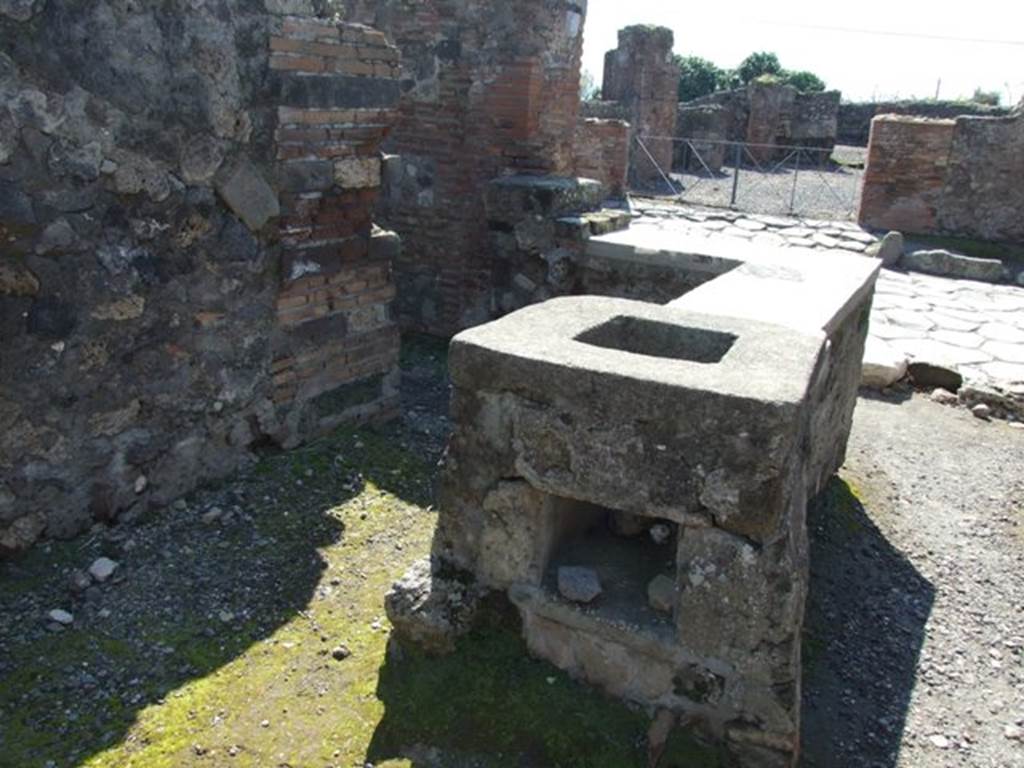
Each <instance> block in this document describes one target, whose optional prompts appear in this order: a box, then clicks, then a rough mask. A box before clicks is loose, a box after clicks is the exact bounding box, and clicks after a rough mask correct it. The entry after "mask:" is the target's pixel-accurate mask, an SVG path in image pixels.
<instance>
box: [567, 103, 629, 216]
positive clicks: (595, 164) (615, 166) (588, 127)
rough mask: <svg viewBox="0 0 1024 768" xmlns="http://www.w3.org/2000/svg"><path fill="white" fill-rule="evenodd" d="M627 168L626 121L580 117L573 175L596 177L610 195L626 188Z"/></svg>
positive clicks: (618, 193) (620, 192)
mask: <svg viewBox="0 0 1024 768" xmlns="http://www.w3.org/2000/svg"><path fill="white" fill-rule="evenodd" d="M628 170H629V123H627V122H625V121H624V120H599V119H596V118H586V119H581V120H580V121H579V123H578V125H577V127H576V175H577V176H583V177H585V178H588V179H597V180H598V181H600V182H601V183H602V184H603V185H604V188H605V190H606V192H607V194H608V195H610V196H615V197H618V196H620V195H622V194H623V193H624V192H625V189H626V173H627V171H628Z"/></svg>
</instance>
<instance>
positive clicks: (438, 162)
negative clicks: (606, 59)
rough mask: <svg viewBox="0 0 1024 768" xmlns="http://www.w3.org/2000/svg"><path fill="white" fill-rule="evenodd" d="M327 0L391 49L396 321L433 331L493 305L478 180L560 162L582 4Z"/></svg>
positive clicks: (555, 0) (569, 147) (464, 323)
mask: <svg viewBox="0 0 1024 768" xmlns="http://www.w3.org/2000/svg"><path fill="white" fill-rule="evenodd" d="M339 5H340V7H341V8H342V11H343V13H344V14H345V16H346V18H348V19H350V20H353V21H360V22H364V23H368V24H372V25H373V26H375V27H377V28H378V29H381V30H383V31H384V32H385V33H387V35H388V36H389V38H390V39H391V40H392V41H393V42H394V43H395V44H396V45H397V46H398V48H399V49H401V51H402V53H403V66H402V75H401V84H402V91H403V97H402V100H401V104H400V109H399V118H398V123H397V125H396V127H395V130H394V132H393V133H392V135H391V137H390V139H389V141H388V143H387V145H386V149H387V151H388V152H389V153H393V155H394V157H392V158H390V159H389V162H388V163H387V167H386V169H385V175H386V180H385V188H386V190H387V193H386V194H385V196H384V198H383V199H382V201H381V208H380V211H381V216H382V218H383V219H384V220H385V221H386V223H387V224H388V225H389V226H391V227H393V228H394V229H395V230H396V231H397V232H398V233H399V234H400V235H401V236H402V239H403V244H404V246H403V254H402V256H401V258H399V260H398V262H397V265H396V282H397V285H398V301H397V310H398V313H399V315H400V318H401V321H402V323H403V324H405V325H407V326H409V327H413V328H418V329H421V330H425V331H429V332H434V333H438V334H451V333H454V332H456V331H458V330H460V329H462V328H466V327H469V326H472V325H475V324H478V323H481V322H484V321H486V320H488V319H490V318H491V317H493V316H494V315H495V313H496V311H497V310H496V308H495V307H494V306H493V305H492V302H491V297H492V295H493V290H492V286H493V275H492V269H493V263H492V262H493V259H492V256H491V254H490V253H489V252H488V242H489V238H488V232H487V223H486V216H485V211H484V195H483V190H484V188H485V186H486V184H487V182H489V181H490V180H491V179H494V178H496V177H500V176H502V175H506V174H508V173H521V172H532V173H543V174H571V173H573V169H574V166H575V163H576V158H575V153H574V148H573V145H574V141H575V136H576V132H577V121H578V114H579V74H580V56H581V51H582V39H583V38H582V34H583V22H584V18H585V15H586V3H585V2H582V1H577V2H567V1H566V0H513V2H508V0H501V2H499V0H487V1H486V2H470V1H469V0H425V1H424V2H410V0H384V1H383V2H368V1H367V0H344V2H341V3H340V4H339Z"/></svg>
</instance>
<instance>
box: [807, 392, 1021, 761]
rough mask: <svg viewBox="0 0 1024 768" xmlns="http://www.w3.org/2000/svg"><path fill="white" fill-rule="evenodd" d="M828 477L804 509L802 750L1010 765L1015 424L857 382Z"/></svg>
mask: <svg viewBox="0 0 1024 768" xmlns="http://www.w3.org/2000/svg"><path fill="white" fill-rule="evenodd" d="M842 478H843V480H844V481H845V482H846V485H842V484H839V483H837V484H836V487H834V488H833V489H832V492H831V493H830V498H827V499H823V500H822V502H821V503H819V504H817V505H816V506H815V508H814V509H813V511H812V514H811V516H810V524H811V527H812V570H813V577H812V584H813V586H812V590H811V592H812V594H811V599H810V604H809V607H808V630H807V639H806V641H805V644H804V647H805V655H806V657H807V658H806V661H805V666H806V670H807V677H806V678H805V683H804V740H805V748H804V749H805V755H804V765H805V766H808V768H810V766H815V767H819V766H822V767H823V766H849V767H850V768H853V767H855V766H865V767H867V766H872V767H874V766H879V767H881V766H884V767H885V768H890V767H892V766H901V767H902V766H906V767H907V768H910V767H911V766H913V767H914V768H933V767H934V768H939V767H940V766H941V767H943V768H944V767H945V766H972V767H973V768H986V767H988V766H992V767H993V768H995V767H996V766H998V767H999V768H1011V767H1012V768H1020V766H1024V740H1022V737H1021V735H1020V734H1021V730H1022V728H1021V726H1024V663H1022V662H1024V506H1022V504H1024V430H1020V429H1014V428H1012V427H1010V426H1009V425H1007V424H1005V423H1000V422H992V423H988V422H983V421H979V420H978V419H975V418H974V417H972V416H971V415H970V414H969V413H968V412H966V411H964V410H962V409H949V408H944V407H942V406H939V405H937V404H934V403H932V402H930V401H929V400H927V398H925V397H923V396H915V397H914V398H913V399H910V400H908V401H905V402H902V403H892V402H884V401H879V400H868V399H863V398H862V399H861V401H860V403H859V405H858V409H857V414H856V420H855V426H854V435H853V440H852V444H851V446H850V451H849V455H848V460H847V464H846V467H845V468H844V470H843V472H842ZM851 491H852V492H853V493H854V494H855V495H856V496H857V497H858V498H859V500H860V502H861V503H862V504H855V505H853V506H844V505H843V504H839V503H837V501H841V500H842V497H843V496H844V495H848V494H849V493H850V492H851ZM837 510H839V512H840V514H835V512H836V511H837ZM850 510H853V512H852V513H851V512H850Z"/></svg>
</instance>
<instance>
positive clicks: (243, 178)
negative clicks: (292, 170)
mask: <svg viewBox="0 0 1024 768" xmlns="http://www.w3.org/2000/svg"><path fill="white" fill-rule="evenodd" d="M217 192H218V193H219V194H220V196H221V198H222V199H223V200H224V202H225V203H227V206H228V208H230V209H231V210H232V211H234V213H235V215H237V216H238V217H239V218H240V219H241V220H242V221H244V222H245V224H246V226H247V227H249V229H251V230H253V231H259V230H260V229H263V226H264V225H265V224H266V223H267V222H268V221H270V220H271V219H272V218H274V217H275V216H277V215H279V214H280V213H281V208H280V205H279V204H278V202H277V195H276V194H274V190H273V189H271V188H270V185H269V184H267V182H266V181H265V180H264V179H263V177H262V176H261V175H260V173H259V171H258V170H257V169H256V168H255V167H254V166H253V165H252V164H251V163H248V162H242V163H239V164H238V165H237V166H235V168H234V169H232V170H231V171H230V172H228V173H227V174H226V175H225V177H224V178H223V179H222V180H220V181H218V182H217Z"/></svg>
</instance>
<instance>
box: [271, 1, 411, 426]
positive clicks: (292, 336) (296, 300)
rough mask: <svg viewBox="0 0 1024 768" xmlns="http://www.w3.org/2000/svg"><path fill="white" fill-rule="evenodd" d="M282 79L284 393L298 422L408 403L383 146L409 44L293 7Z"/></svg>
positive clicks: (280, 55)
mask: <svg viewBox="0 0 1024 768" xmlns="http://www.w3.org/2000/svg"><path fill="white" fill-rule="evenodd" d="M270 49H271V52H272V53H271V57H270V68H271V70H273V71H274V72H276V73H278V78H279V80H278V83H277V89H278V91H279V92H280V93H282V94H293V95H292V96H290V97H287V96H286V97H285V98H287V99H289V101H290V103H289V104H287V105H282V106H279V107H278V109H277V130H276V132H275V139H276V155H277V161H278V176H279V178H280V179H281V180H282V187H283V188H282V191H281V193H280V204H281V218H280V226H279V229H280V240H281V246H282V254H281V283H280V289H279V292H278V296H277V304H276V307H277V332H276V333H275V339H274V345H273V347H274V359H273V364H272V375H273V384H274V388H273V398H274V403H275V404H276V405H277V406H278V407H280V408H285V409H290V411H291V413H292V414H293V415H292V417H291V418H292V420H293V421H294V422H297V423H295V424H294V425H293V428H294V429H295V431H296V432H297V433H301V432H303V431H306V430H308V429H309V428H310V427H312V428H314V429H319V428H324V427H329V426H331V425H333V424H336V423H338V422H340V421H343V420H350V419H352V418H370V417H379V416H387V415H391V414H392V413H394V412H396V411H397V407H398V388H397V365H398V346H399V339H398V330H397V326H396V324H395V322H394V320H393V319H392V312H391V303H392V301H393V299H394V297H395V286H394V283H393V281H392V278H391V261H390V260H391V258H392V257H393V256H394V255H395V249H394V247H393V246H391V247H389V238H388V235H387V234H386V233H383V232H379V231H375V229H374V225H373V211H374V208H375V206H376V203H377V199H378V193H379V188H380V184H381V159H380V145H381V143H382V142H383V141H384V138H385V137H386V135H387V133H388V131H389V127H390V125H391V123H393V122H394V120H395V117H396V113H395V111H394V109H393V108H392V107H393V106H394V105H395V104H396V102H397V87H396V86H397V80H398V75H399V60H400V55H399V52H398V50H397V49H396V48H395V47H394V46H392V45H390V44H389V43H388V42H387V40H386V38H385V37H384V35H383V34H382V33H380V32H378V31H376V30H373V29H370V28H367V27H362V26H359V25H353V24H348V25H338V24H335V23H332V22H329V21H324V20H319V19H310V18H297V17H292V18H286V19H284V20H283V21H282V23H281V25H280V30H279V33H278V34H276V35H274V36H272V37H271V38H270Z"/></svg>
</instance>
